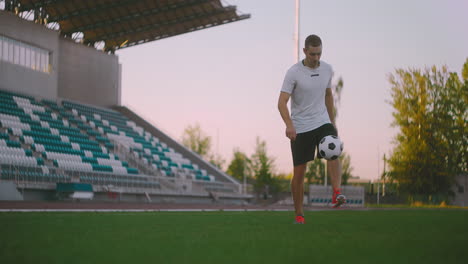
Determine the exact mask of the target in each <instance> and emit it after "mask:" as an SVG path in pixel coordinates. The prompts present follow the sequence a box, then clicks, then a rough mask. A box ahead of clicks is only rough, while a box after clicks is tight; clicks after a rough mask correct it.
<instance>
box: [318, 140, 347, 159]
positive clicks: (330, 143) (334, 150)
mask: <svg viewBox="0 0 468 264" xmlns="http://www.w3.org/2000/svg"><path fill="white" fill-rule="evenodd" d="M342 151H343V142H341V140H340V138H339V137H337V136H332V135H330V136H326V137H323V138H322V140H320V143H319V154H320V156H322V158H324V159H326V160H335V159H337V158H338V157H339V156H340V155H341V152H342Z"/></svg>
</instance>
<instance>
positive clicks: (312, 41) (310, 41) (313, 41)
mask: <svg viewBox="0 0 468 264" xmlns="http://www.w3.org/2000/svg"><path fill="white" fill-rule="evenodd" d="M321 45H322V40H321V39H320V37H319V36H317V35H310V36H308V37H307V38H306V40H305V44H304V47H305V48H307V47H309V46H312V47H318V46H321Z"/></svg>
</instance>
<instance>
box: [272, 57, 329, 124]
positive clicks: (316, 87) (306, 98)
mask: <svg viewBox="0 0 468 264" xmlns="http://www.w3.org/2000/svg"><path fill="white" fill-rule="evenodd" d="M332 77H333V69H332V67H331V65H330V64H328V63H325V62H323V61H320V65H319V67H317V68H315V69H311V68H309V67H307V66H304V65H303V64H302V61H300V62H298V63H296V64H294V65H293V66H291V68H289V70H288V72H287V73H286V76H285V77H284V82H283V87H282V88H281V92H285V93H288V94H290V95H291V119H292V122H293V125H294V128H295V129H296V133H304V132H307V131H311V130H314V129H316V128H318V127H320V126H322V125H324V124H326V123H331V121H330V117H329V116H328V112H327V107H326V105H325V92H326V89H327V88H331V79H332Z"/></svg>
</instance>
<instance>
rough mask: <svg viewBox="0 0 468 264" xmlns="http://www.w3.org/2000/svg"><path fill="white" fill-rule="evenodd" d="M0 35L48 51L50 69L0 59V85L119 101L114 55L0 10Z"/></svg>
mask: <svg viewBox="0 0 468 264" xmlns="http://www.w3.org/2000/svg"><path fill="white" fill-rule="evenodd" d="M0 35H3V36H5V37H8V38H10V39H13V40H17V41H21V42H24V43H27V44H29V45H32V46H35V47H39V48H41V49H44V50H47V51H49V54H50V65H51V72H50V73H44V72H39V71H34V70H32V69H28V68H26V67H23V66H20V65H15V64H12V63H9V62H6V61H3V60H0V89H3V90H8V91H12V92H16V93H20V94H26V95H30V96H34V97H38V98H47V99H57V98H58V97H60V98H64V99H71V100H75V101H78V102H82V103H87V104H92V105H98V106H106V107H109V106H112V105H120V101H121V99H120V97H121V72H122V67H121V65H120V64H119V61H118V57H117V56H116V55H112V54H107V53H104V52H102V51H98V50H96V49H94V48H92V47H87V46H85V45H82V44H78V43H75V42H74V41H73V40H71V39H65V38H63V37H61V36H60V34H59V32H57V31H55V30H51V29H47V28H46V27H44V26H43V25H38V24H35V23H33V22H31V21H26V20H24V19H22V18H19V17H17V16H15V15H13V14H11V13H9V12H5V11H0Z"/></svg>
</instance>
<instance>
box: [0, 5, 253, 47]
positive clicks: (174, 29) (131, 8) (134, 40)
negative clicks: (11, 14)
mask: <svg viewBox="0 0 468 264" xmlns="http://www.w3.org/2000/svg"><path fill="white" fill-rule="evenodd" d="M5 2H6V6H5V7H6V10H8V9H10V10H11V11H15V12H17V13H21V12H32V13H33V14H34V20H35V21H36V22H38V23H43V24H49V23H57V24H58V25H59V31H60V33H61V34H62V35H63V36H65V37H72V35H73V34H76V33H79V32H82V41H83V43H84V44H87V45H94V44H95V43H97V42H100V41H103V42H104V43H105V45H104V50H105V51H111V52H114V51H115V50H117V49H122V48H126V47H131V46H135V45H138V44H142V43H146V42H150V41H154V40H159V39H163V38H167V37H171V36H175V35H179V34H184V33H188V32H192V31H196V30H201V29H205V28H209V27H214V26H219V25H223V24H227V23H231V22H235V21H239V20H243V19H247V18H250V15H249V14H238V12H237V8H236V6H223V4H222V3H221V2H220V0H14V1H8V0H7V1H5ZM15 4H16V6H12V5H15Z"/></svg>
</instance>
